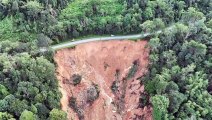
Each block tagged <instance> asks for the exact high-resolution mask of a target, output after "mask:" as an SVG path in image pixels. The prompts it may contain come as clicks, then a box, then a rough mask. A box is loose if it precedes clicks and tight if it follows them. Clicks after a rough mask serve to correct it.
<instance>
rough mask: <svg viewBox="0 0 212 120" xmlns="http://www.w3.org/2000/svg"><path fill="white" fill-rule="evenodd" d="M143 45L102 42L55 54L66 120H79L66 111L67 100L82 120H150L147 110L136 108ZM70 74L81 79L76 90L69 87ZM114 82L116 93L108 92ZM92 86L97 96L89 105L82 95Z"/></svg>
mask: <svg viewBox="0 0 212 120" xmlns="http://www.w3.org/2000/svg"><path fill="white" fill-rule="evenodd" d="M146 45H147V41H138V42H133V41H106V42H92V43H86V44H81V45H78V46H76V47H75V48H74V49H62V50H59V51H57V52H56V54H55V57H54V60H55V62H56V63H57V66H58V67H57V78H58V80H59V85H60V91H61V92H62V94H63V97H62V99H61V105H62V109H63V110H64V111H66V112H67V113H68V119H69V120H72V119H73V120H78V119H79V118H78V115H77V113H76V112H75V111H74V110H73V109H72V108H70V107H69V99H70V97H74V98H76V103H77V106H78V107H79V108H80V109H81V110H82V111H83V113H82V114H83V116H84V119H85V120H141V119H144V120H152V108H151V106H145V107H143V108H141V107H139V97H140V94H141V93H144V86H143V85H142V84H140V82H139V80H137V78H140V77H142V76H143V75H144V74H145V73H146V72H147V66H148V55H149V50H148V48H147V47H146ZM134 61H137V63H138V69H137V72H136V73H135V75H134V76H133V77H132V78H130V79H128V80H126V76H127V75H128V73H129V71H130V68H131V67H132V65H133V62H134ZM73 74H79V75H81V76H82V81H81V82H80V83H79V84H78V85H76V86H74V85H73V84H72V83H73V82H72V80H71V76H72V75H73ZM114 81H116V85H117V90H116V92H113V91H112V90H111V86H112V84H113V82H114ZM93 83H95V84H97V85H98V87H99V90H100V93H99V97H98V98H97V99H96V100H95V101H94V102H93V103H90V102H87V97H86V96H87V95H86V94H87V92H86V91H87V90H88V89H89V88H90V87H91V86H92V84H93Z"/></svg>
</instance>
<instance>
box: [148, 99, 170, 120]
mask: <svg viewBox="0 0 212 120" xmlns="http://www.w3.org/2000/svg"><path fill="white" fill-rule="evenodd" d="M151 103H152V105H153V118H154V119H155V120H168V119H167V117H168V116H167V108H168V106H169V99H168V98H166V97H165V96H161V95H156V96H153V97H152V98H151Z"/></svg>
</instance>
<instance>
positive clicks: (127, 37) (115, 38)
mask: <svg viewBox="0 0 212 120" xmlns="http://www.w3.org/2000/svg"><path fill="white" fill-rule="evenodd" d="M173 27H174V25H172V26H170V27H167V28H165V29H169V30H172V28H173ZM161 32H162V30H158V31H156V32H154V33H144V34H135V35H123V36H111V37H96V38H87V39H86V38H85V39H81V40H77V41H70V42H66V43H61V44H57V45H53V46H51V48H52V49H53V50H58V49H62V48H67V47H71V46H76V45H78V44H83V43H88V42H94V41H107V40H127V39H142V38H145V37H148V36H150V35H153V34H159V33H161ZM40 51H45V48H43V49H40Z"/></svg>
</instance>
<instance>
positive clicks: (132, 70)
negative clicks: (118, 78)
mask: <svg viewBox="0 0 212 120" xmlns="http://www.w3.org/2000/svg"><path fill="white" fill-rule="evenodd" d="M138 67H139V64H138V60H136V61H134V62H133V65H132V66H131V68H130V70H129V72H128V74H127V77H126V78H127V80H129V79H130V78H132V77H134V75H135V74H136V72H137V70H138Z"/></svg>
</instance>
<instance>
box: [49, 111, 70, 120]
mask: <svg viewBox="0 0 212 120" xmlns="http://www.w3.org/2000/svg"><path fill="white" fill-rule="evenodd" d="M49 119H50V120H67V114H66V113H65V112H64V111H61V110H58V109H53V110H51V112H50V114H49Z"/></svg>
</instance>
